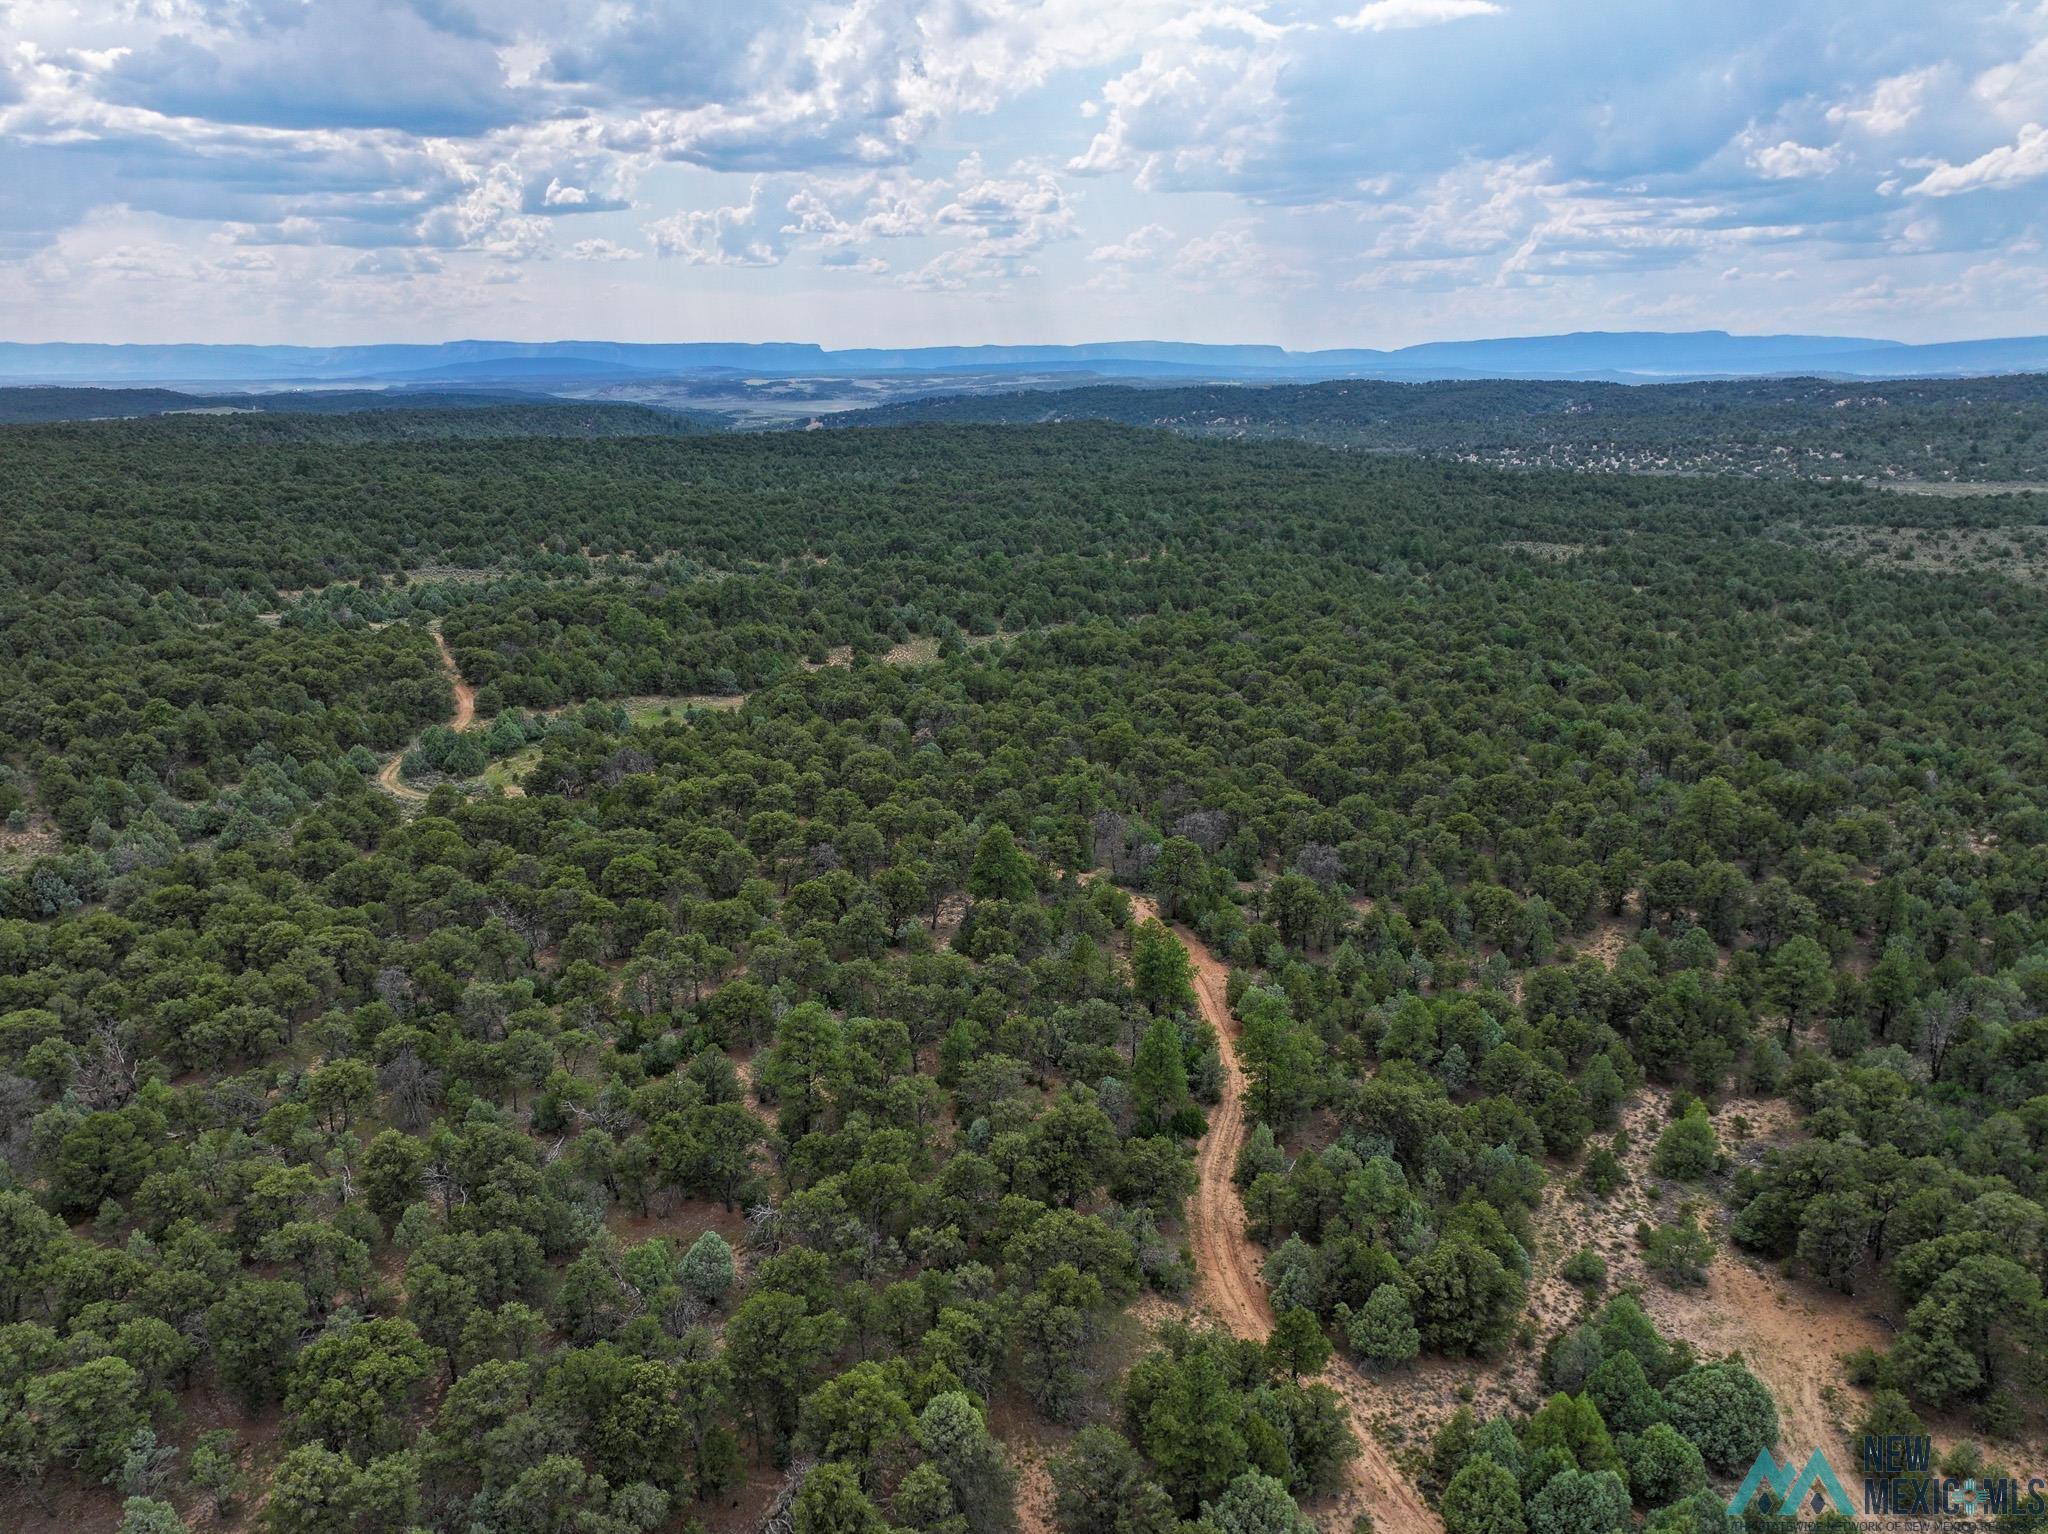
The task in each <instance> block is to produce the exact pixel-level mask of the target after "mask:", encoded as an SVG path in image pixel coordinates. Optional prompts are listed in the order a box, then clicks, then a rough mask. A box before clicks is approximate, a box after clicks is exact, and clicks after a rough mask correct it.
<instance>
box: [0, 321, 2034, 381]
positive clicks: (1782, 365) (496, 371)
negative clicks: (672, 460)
mask: <svg viewBox="0 0 2048 1534" xmlns="http://www.w3.org/2000/svg"><path fill="white" fill-rule="evenodd" d="M2039 371H2048V336H2011V337H1996V338H1991V339H1987V340H1974V341H1944V342H1938V343H1935V344H1932V345H1907V344H1905V343H1903V342H1898V341H1886V340H1879V339H1873V338H1870V337H1863V336H1804V335H1762V336H1743V335H1730V334H1729V333H1728V332H1726V331H1721V330H1697V331H1682V332H1677V331H1658V330H1642V331H1576V332H1573V333H1571V334H1568V335H1554V336H1512V337H1503V338H1499V339H1494V340H1482V341H1428V342H1423V343H1421V344H1420V345H1416V346H1404V347H1400V348H1397V349H1395V350H1391V351H1377V350H1373V349H1370V348H1341V349H1335V350H1328V351H1307V352H1291V351H1287V350H1286V349H1284V348H1282V347H1278V346H1258V345H1246V346H1212V345H1205V344H1201V343H1197V342H1185V341H1101V342H1091V343H1088V344H1085V345H1075V346H917V347H901V348H872V347H869V348H854V349H849V350H840V351H830V350H827V349H826V348H824V347H821V346H817V345H814V344H812V343H809V342H779V341H778V342H716V341H704V342H680V343H667V342H654V343H638V342H626V341H447V342H441V343H436V344H431V345H389V346H215V345H196V344H195V345H171V346H113V345H101V344H97V343H83V342H62V341H59V342H41V343H30V342H19V341H8V342H0V381H4V382H13V383H72V384H76V383H97V384H176V383H188V384H189V383H211V384H222V383H235V384H242V385H251V386H267V387H276V386H280V385H291V384H300V385H306V384H311V385H320V384H329V385H333V384H373V383H387V384H394V383H395V384H427V383H435V382H442V383H445V382H452V381H461V382H465V383H491V382H511V383H518V384H522V385H526V386H529V387H542V388H544V387H546V385H547V384H549V383H550V382H561V383H564V384H589V383H591V382H593V381H603V380H606V379H619V380H632V379H646V378H648V377H651V376H678V375H693V374H718V373H736V374H745V375H751V376H768V377H849V376H852V377H858V376H886V375H905V374H945V373H974V374H980V375H984V376H986V375H992V374H993V375H1006V374H1015V375H1024V374H1029V373H1066V372H1072V373H1090V374H1094V375H1096V376H1099V377H1115V378H1169V379H1175V380H1184V381H1196V380H1201V379H1210V380H1229V379H1245V380H1261V381H1267V382H1279V381H1285V380H1312V379H1323V378H1347V377H1353V378H1390V379H1411V380H1426V379H1440V378H1561V379H1587V380H1592V379H1610V380H1616V381H1621V382H1647V381H1651V380H1682V379H1702V378H1746V377H1765V376H1773V375H1791V374H1808V375H1814V376H1821V377H1838V378H1905V377H1923V376H1924V377H1942V376H1947V377H1960V376H1969V375H1976V374H1986V373H2012V372H2039Z"/></svg>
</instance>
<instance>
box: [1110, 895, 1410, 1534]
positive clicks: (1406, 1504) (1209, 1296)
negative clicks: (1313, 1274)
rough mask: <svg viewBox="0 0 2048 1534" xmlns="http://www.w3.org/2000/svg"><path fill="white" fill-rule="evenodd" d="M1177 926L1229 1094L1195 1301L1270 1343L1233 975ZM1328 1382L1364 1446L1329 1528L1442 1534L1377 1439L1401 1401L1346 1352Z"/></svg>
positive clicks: (1210, 1159) (1144, 909)
mask: <svg viewBox="0 0 2048 1534" xmlns="http://www.w3.org/2000/svg"><path fill="white" fill-rule="evenodd" d="M1131 904H1132V906H1133V907H1134V908H1135V909H1136V911H1137V914H1138V915H1139V916H1140V917H1141V918H1142V919H1144V920H1148V921H1157V920H1159V919H1160V918H1159V907H1158V904H1157V903H1156V902H1154V901H1153V900H1151V899H1149V898H1147V897H1146V896H1143V895H1133V896H1132V897H1131ZM1172 931H1173V935H1174V936H1175V937H1177V938H1179V939H1180V941H1181V945H1182V946H1183V947H1184V948H1186V949H1187V951H1188V958H1189V959H1190V960H1191V961H1192V962H1193V964H1194V969H1195V999H1196V1001H1197V1002H1198V1003H1199V1004H1200V1006H1201V1009H1202V1016H1203V1017H1204V1018H1206V1019H1207V1020H1208V1022H1209V1026H1210V1027H1212V1028H1214V1029H1215V1030H1216V1052H1217V1054H1218V1056H1219V1057H1220V1058H1221V1060H1222V1062H1223V1100H1222V1101H1221V1102H1220V1103H1218V1104H1217V1105H1216V1107H1215V1108H1214V1109H1212V1110H1211V1111H1210V1114H1209V1129H1208V1132H1207V1133H1206V1134H1205V1135H1204V1136H1203V1137H1202V1143H1201V1146H1200V1147H1199V1149H1198V1150H1197V1152H1196V1157H1195V1171H1196V1179H1197V1182H1196V1188H1195V1197H1194V1202H1193V1204H1192V1205H1191V1206H1190V1207H1189V1212H1188V1244H1189V1246H1190V1247H1191V1248H1192V1249H1193V1251H1194V1254H1195V1297H1196V1303H1197V1304H1198V1305H1200V1307H1201V1308H1202V1309H1203V1310H1205V1311H1207V1312H1208V1313H1209V1314H1210V1315H1212V1316H1214V1317H1215V1318H1216V1319H1217V1320H1218V1321H1220V1322H1221V1323H1222V1324H1223V1325H1224V1326H1225V1327H1227V1328H1228V1329H1229V1330H1230V1331H1231V1333H1232V1334H1233V1335H1235V1336H1238V1337H1244V1338H1248V1339H1250V1340H1252V1341H1254V1342H1263V1341H1265V1339H1266V1337H1267V1335H1268V1334H1269V1333H1270V1332H1271V1331H1272V1329H1273V1307H1272V1304H1271V1303H1270V1302H1269V1301H1268V1300H1267V1298H1266V1285H1265V1281H1264V1279H1263V1277H1262V1276H1261V1273H1260V1269H1261V1268H1262V1266H1263V1264H1262V1263H1261V1262H1260V1260H1259V1251H1258V1248H1257V1247H1256V1246H1254V1245H1253V1244H1252V1242H1251V1240H1250V1239H1249V1238H1248V1237H1247V1236H1246V1235H1245V1233H1244V1232H1245V1219H1244V1203H1243V1201H1242V1200H1241V1199H1240V1198H1239V1197H1238V1193H1237V1184H1236V1182H1235V1181H1234V1180H1233V1176H1234V1174H1235V1172H1236V1170H1237V1156H1238V1152H1239V1151H1240V1150H1242V1149H1243V1148H1244V1140H1245V1121H1244V1073H1243V1072H1242V1071H1241V1070H1240V1069H1239V1068H1238V1063H1237V1023H1236V1020H1235V1019H1234V1018H1233V1017H1231V1015H1230V1007H1229V1004H1228V1002H1227V1000H1226V997H1227V996H1228V994H1229V993H1228V991H1227V989H1226V988H1227V986H1228V984H1229V980H1230V971H1229V969H1228V968H1227V967H1226V966H1225V965H1224V964H1223V962H1222V961H1221V960H1220V959H1218V958H1217V957H1216V956H1215V955H1214V954H1213V953H1211V952H1210V951H1209V948H1208V945H1207V944H1205V943H1204V942H1203V941H1202V940H1201V939H1200V938H1198V937H1196V936H1195V934H1194V933H1193V932H1191V931H1189V930H1188V929H1187V928H1186V927H1174V928H1173V929H1172ZM1323 1383H1325V1384H1327V1385H1328V1386H1329V1387H1330V1388H1331V1389H1332V1390H1334V1391H1336V1392H1337V1394H1338V1395H1339V1396H1341V1397H1342V1398H1343V1399H1344V1402H1345V1404H1346V1405H1347V1406H1349V1407H1350V1409H1351V1421H1352V1428H1353V1430H1354V1432H1355V1433H1356V1435H1357V1438H1358V1448H1359V1454H1358V1458H1357V1459H1355V1460H1353V1461H1352V1463H1351V1470H1350V1485H1349V1486H1348V1487H1347V1488H1346V1494H1345V1498H1344V1501H1343V1503H1342V1504H1341V1505H1340V1506H1339V1507H1338V1509H1337V1515H1336V1517H1335V1518H1334V1519H1333V1520H1332V1521H1331V1526H1332V1527H1333V1528H1335V1529H1337V1530H1339V1531H1346V1530H1348V1529H1349V1528H1350V1526H1351V1521H1352V1519H1353V1518H1355V1517H1356V1516H1357V1514H1358V1513H1360V1512H1369V1513H1371V1514H1372V1518H1373V1526H1374V1528H1375V1529H1377V1530H1379V1531H1380V1534H1441V1531H1442V1529H1443V1523H1442V1521H1441V1520H1440V1519H1438V1517H1437V1515H1436V1514H1435V1513H1434V1512H1433V1511H1432V1510H1431V1509H1430V1506H1429V1504H1428V1503H1427V1502H1425V1501H1423V1500H1422V1494H1421V1493H1420V1492H1419V1491H1417V1490H1416V1489H1415V1485H1414V1483H1413V1482H1412V1481H1410V1480H1409V1479H1408V1477H1407V1475H1406V1474H1404V1473H1403V1471H1402V1469H1401V1467H1400V1466H1399V1465H1397V1464H1396V1463H1394V1457H1393V1455H1392V1454H1390V1453H1389V1452H1388V1451H1387V1448H1386V1446H1385V1445H1384V1444H1382V1443H1381V1442H1380V1441H1379V1439H1378V1438H1376V1437H1375V1436H1374V1435H1373V1431H1372V1423H1373V1419H1374V1418H1376V1417H1380V1416H1385V1415H1387V1414H1388V1413H1389V1412H1390V1411H1392V1412H1398V1408H1399V1403H1398V1402H1396V1401H1392V1400H1390V1399H1389V1398H1388V1394H1387V1392H1386V1391H1384V1390H1383V1389H1382V1388H1381V1387H1380V1386H1379V1385H1378V1384H1377V1383H1375V1382H1374V1381H1373V1380H1371V1379H1368V1378H1367V1377H1366V1376H1365V1375H1363V1374H1361V1373H1360V1372H1359V1371H1358V1370H1357V1369H1355V1368H1354V1367H1352V1365H1351V1364H1350V1363H1349V1362H1348V1361H1346V1360H1344V1359H1342V1358H1337V1359H1333V1360H1332V1361H1331V1364H1330V1367H1329V1368H1328V1369H1327V1370H1326V1371H1325V1372H1324V1374H1323Z"/></svg>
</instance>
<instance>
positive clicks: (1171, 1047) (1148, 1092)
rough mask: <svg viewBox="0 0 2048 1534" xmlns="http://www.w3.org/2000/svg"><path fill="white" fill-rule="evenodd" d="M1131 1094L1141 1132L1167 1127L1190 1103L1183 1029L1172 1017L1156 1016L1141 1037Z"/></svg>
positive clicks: (1133, 1070)
mask: <svg viewBox="0 0 2048 1534" xmlns="http://www.w3.org/2000/svg"><path fill="white" fill-rule="evenodd" d="M1131 1096H1132V1100H1133V1101H1134V1102H1135V1104H1136V1105H1137V1109H1138V1132H1139V1133H1140V1134H1151V1133H1153V1132H1155V1131H1157V1130H1160V1129H1164V1128H1166V1127H1167V1126H1169V1125H1171V1124H1172V1123H1173V1121H1174V1119H1175V1118H1176V1117H1177V1116H1178V1115H1179V1113H1180V1112H1181V1110H1182V1109H1184V1108H1186V1107H1187V1106H1188V1103H1189V1098H1188V1068H1187V1060H1186V1057H1185V1056H1184V1055H1183V1054H1182V1052H1181V1040H1180V1029H1179V1028H1178V1027H1177V1026H1176V1025H1175V1024H1174V1021H1173V1019H1172V1018H1170V1017H1160V1018H1154V1019H1153V1021H1152V1025H1151V1026H1150V1027H1149V1028H1147V1029H1146V1030H1145V1034H1144V1037H1143V1038H1141V1039H1139V1041H1138V1052H1137V1057H1136V1059H1135V1060H1133V1062H1132V1064H1131Z"/></svg>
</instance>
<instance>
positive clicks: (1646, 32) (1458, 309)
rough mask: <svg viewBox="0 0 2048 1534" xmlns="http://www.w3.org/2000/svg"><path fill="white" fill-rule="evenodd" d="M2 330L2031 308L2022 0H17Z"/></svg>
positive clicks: (898, 327)
mask: <svg viewBox="0 0 2048 1534" xmlns="http://www.w3.org/2000/svg"><path fill="white" fill-rule="evenodd" d="M0 44H4V45H5V46H4V52H0V337H4V338H6V339H13V340H99V341H193V340H221V341H299V342H308V343H342V342H351V341H376V340H438V339H447V338H453V337H458V336H475V335H487V336H494V337H512V338H534V339H539V338H549V337H565V336H578V337H606V338H613V339H621V340H685V339H740V340H760V339H792V340H796V339H800V340H817V341H821V342H824V343H825V344H827V345H868V344H904V345H907V344H935V343H954V342H974V341H1011V342H1022V341H1080V340H1091V339H1105V338H1122V337H1135V336H1155V337H1163V338H1170V339H1183V340H1204V341H1276V342H1281V343H1284V344H1288V345H1292V346H1297V347H1311V346H1338V345H1380V346H1384V345H1399V344H1404V343H1407V342H1412V341H1418V340H1426V339H1435V338H1454V337H1472V336H1485V335H1503V334H1528V333H1535V332H1544V331H1554V330H1569V329H1627V328H1645V329H1693V328H1710V327H1718V328H1725V329H1729V330H1741V331H1765V330H1797V331H1811V332H1827V333H1836V334H1858V335H1872V336H1889V337H1897V338H1900V339H1904V340H1938V339H1945V338H1950V337H1959V336H1971V335H1990V334H2016V333H2039V332H2043V331H2048V252H2044V246H2043V240H2044V239H2048V0H2024V3H1988V0H1910V3H1907V0H1340V3H1338V4H1334V5H1332V4H1312V3H1306V0H1302V3H1289V0H1276V3H1272V4H1256V3H1249V4H1216V5H1201V4H1185V3H1170V0H1041V3H1028V4H1027V3H1002V0H841V3H810V0H747V3H744V4H740V3H728V0H695V3H669V0H660V3H657V0H82V3H81V0H63V3H54V0H50V3H46V0H0Z"/></svg>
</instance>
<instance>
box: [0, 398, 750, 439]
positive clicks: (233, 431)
mask: <svg viewBox="0 0 2048 1534" xmlns="http://www.w3.org/2000/svg"><path fill="white" fill-rule="evenodd" d="M183 415H200V416H212V417H216V418H218V419H217V420H216V425H217V426H219V427H221V428H223V429H224V430H225V431H226V433H227V437H226V440H229V441H235V440H241V439H243V438H247V437H255V438H257V439H258V440H265V441H277V440H280V439H283V438H289V437H304V438H309V439H318V440H323V441H375V440H379V439H386V438H417V437H667V436H680V435H684V434H687V433H690V432H696V431H707V430H715V429H716V425H715V423H712V422H710V421H708V420H707V418H705V417H704V416H702V415H696V414H691V413H688V412H683V411H674V410H655V409H652V408H650V407H648V406H644V405H622V404H610V403H597V402H589V403H585V402H582V401H578V402H574V403H571V402H568V401H563V400H550V399H544V398H540V397H538V396H515V395H506V394H441V393H430V392H427V391H424V390H421V391H411V390H393V391H390V392H388V393H385V392H378V391H376V390H356V389H348V390H343V389H336V390H294V391H289V392H284V393H277V394H210V395H209V394H183V393H180V392H178V391H177V390H174V389H86V388H79V389H66V388H34V387H16V388H0V426H16V425H31V424H44V423H51V422H58V421H102V420H108V419H112V418H125V417H151V416H183Z"/></svg>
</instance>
